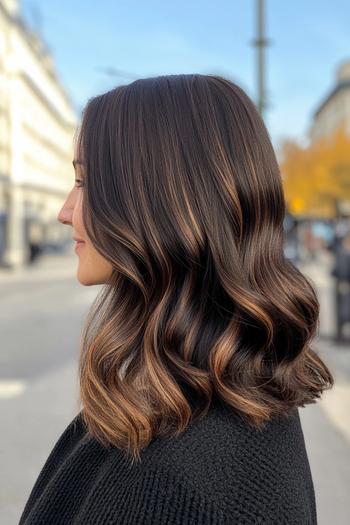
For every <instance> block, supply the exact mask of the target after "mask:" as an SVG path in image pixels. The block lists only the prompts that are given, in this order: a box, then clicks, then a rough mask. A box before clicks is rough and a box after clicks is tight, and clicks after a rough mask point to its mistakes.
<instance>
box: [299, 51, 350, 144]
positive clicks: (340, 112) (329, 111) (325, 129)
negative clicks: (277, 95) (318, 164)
mask: <svg viewBox="0 0 350 525" xmlns="http://www.w3.org/2000/svg"><path fill="white" fill-rule="evenodd" d="M342 124H344V126H345V131H346V133H347V134H348V135H349V136H350V60H347V61H345V62H343V63H342V64H340V66H338V68H337V71H336V82H335V85H334V87H333V88H332V89H331V91H330V93H329V94H328V95H327V96H326V98H325V99H324V100H323V101H322V102H321V104H320V105H319V106H318V108H317V109H316V111H315V112H314V114H313V122H312V125H311V128H310V131H309V137H310V140H311V142H315V141H316V140H318V139H319V138H321V137H325V136H329V135H331V134H332V133H333V132H334V131H335V130H336V129H337V128H338V127H339V126H340V125H342Z"/></svg>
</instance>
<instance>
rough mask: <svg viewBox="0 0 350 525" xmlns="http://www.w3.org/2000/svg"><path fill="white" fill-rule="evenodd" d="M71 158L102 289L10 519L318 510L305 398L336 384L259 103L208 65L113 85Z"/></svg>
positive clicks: (303, 518) (79, 214)
mask: <svg viewBox="0 0 350 525" xmlns="http://www.w3.org/2000/svg"><path fill="white" fill-rule="evenodd" d="M73 164H74V167H75V174H76V180H75V184H74V186H73V188H72V190H71V191H70V193H69V195H68V196H67V199H66V201H65V202H64V203H63V206H62V208H61V210H60V211H59V213H58V220H59V221H60V222H61V223H63V224H64V225H67V226H69V227H71V228H72V237H74V238H75V240H76V241H78V242H77V245H76V252H77V259H78V268H77V279H78V280H79V282H80V283H81V284H82V285H85V286H90V285H94V284H102V285H103V287H102V289H101V292H99V294H98V295H97V297H96V299H95V301H94V303H93V304H92V306H91V309H90V311H89V313H88V315H87V318H86V322H85V325H84V328H83V333H82V337H81V346H80V354H79V385H80V389H79V410H80V411H79V413H78V414H77V416H76V417H75V418H74V419H73V421H72V422H71V423H70V424H69V425H68V427H67V428H66V429H65V430H64V432H63V434H62V435H61V437H60V438H59V440H58V441H57V443H56V445H55V447H54V448H53V450H52V451H51V453H50V455H49V457H48V459H47V460H46V463H45V465H44V466H43V468H42V470H41V472H40V474H39V477H38V479H37V481H36V483H35V485H34V487H33V489H32V491H31V493H30V496H29V498H28V501H27V503H26V506H25V508H24V510H23V514H22V516H21V520H20V525H31V524H48V525H55V524H60V525H64V524H72V523H74V524H84V525H86V524H91V525H98V524H126V525H131V524H133V525H139V524H164V525H165V524H167V525H168V524H255V523H263V524H268V525H272V524H276V525H277V524H278V525H283V524H289V523H290V524H292V523H293V524H300V525H308V524H312V525H314V524H316V523H317V512H316V502H315V493H314V486H313V479H312V475H311V470H310V466H309V461H308V456H307V452H306V448H305V443H304V437H303V431H302V428H301V423H300V419H299V411H298V408H299V407H303V406H305V405H307V404H310V403H315V402H316V400H317V399H318V398H319V397H320V395H321V394H322V392H323V391H324V390H326V389H329V388H331V387H332V386H333V382H334V380H333V377H332V374H331V372H330V371H329V369H328V368H327V366H326V364H325V363H324V362H323V361H322V360H321V358H320V357H319V356H318V355H317V353H316V352H315V351H314V350H313V349H312V342H313V339H314V338H315V336H316V334H317V329H318V323H319V302H318V299H317V295H316V292H315V290H314V289H313V286H312V284H311V282H310V281H309V280H308V279H307V278H306V277H305V276H304V275H303V274H302V273H301V272H300V271H299V270H298V269H297V268H296V267H295V266H294V265H293V264H292V263H291V262H290V261H289V260H288V259H287V258H286V257H285V255H284V232H283V220H284V215H285V207H286V205H285V199H284V193H283V187H282V179H281V175H280V171H279V167H278V164H277V160H276V157H275V153H274V150H273V147H272V144H271V141H270V137H269V134H268V131H267V129H266V127H265V125H264V122H263V120H262V118H261V116H260V115H259V113H258V111H257V109H256V107H255V105H254V103H253V102H252V100H251V99H250V98H249V97H248V95H247V94H246V93H245V92H244V91H243V90H242V88H240V87H239V86H238V85H236V84H235V83H233V82H231V81H230V80H228V79H225V78H223V77H221V76H217V75H201V74H179V75H168V76H159V77H152V78H145V79H138V80H136V81H134V82H132V83H131V84H128V85H123V86H118V87H116V88H114V89H112V90H110V91H108V92H106V93H104V94H101V95H99V96H95V97H93V98H91V99H90V100H89V101H88V103H87V105H86V107H85V109H84V111H83V114H82V119H81V124H80V126H79V129H78V134H77V140H76V141H75V151H74V159H73ZM79 241H81V242H79Z"/></svg>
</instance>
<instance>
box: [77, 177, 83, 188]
mask: <svg viewBox="0 0 350 525" xmlns="http://www.w3.org/2000/svg"><path fill="white" fill-rule="evenodd" d="M75 183H76V188H81V187H82V186H84V183H83V181H82V180H80V179H75Z"/></svg>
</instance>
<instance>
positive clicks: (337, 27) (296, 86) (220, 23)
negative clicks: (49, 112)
mask: <svg viewBox="0 0 350 525" xmlns="http://www.w3.org/2000/svg"><path fill="white" fill-rule="evenodd" d="M255 3H256V2H255V0H231V1H226V0H225V1H224V0H216V1H215V2H212V1H209V0H202V1H201V2H199V1H198V0H193V1H189V0H187V1H186V0H177V1H176V2H171V1H170V0H169V1H166V0H163V1H160V0H147V1H146V0H143V1H142V0H138V1H137V0H128V1H119V0H115V1H112V0H100V1H98V2H97V1H96V0H85V1H83V0H69V1H68V0H50V1H49V2H48V1H47V0H22V1H21V5H22V11H23V13H24V15H25V18H26V20H27V22H28V23H29V24H30V25H31V26H33V25H34V24H36V26H39V27H40V28H41V29H40V31H41V34H42V36H43V38H44V40H45V42H46V44H47V45H48V47H49V49H50V50H51V52H52V55H53V57H54V60H55V64H56V71H57V73H58V77H59V78H60V80H61V82H62V83H63V85H64V87H65V89H66V91H67V93H68V95H69V96H70V98H71V99H72V101H73V103H74V105H75V107H76V108H77V111H78V116H79V112H80V111H81V108H82V107H83V106H84V104H85V103H86V101H87V99H88V98H89V97H91V96H94V95H97V94H99V93H102V92H104V91H106V90H108V89H111V88H112V87H114V86H116V85H118V84H123V83H128V82H130V81H131V80H132V79H133V78H132V75H135V77H146V76H154V75H160V74H176V73H218V74H221V75H223V76H227V77H229V78H231V79H232V80H234V81H235V82H237V83H238V84H239V85H240V86H241V87H242V88H243V89H244V90H245V91H246V92H247V93H248V95H249V96H250V97H251V98H252V99H253V100H254V101H256V97H257V89H256V50H255V48H254V47H252V45H251V41H252V39H253V38H255V25H256V22H255ZM265 4H266V9H265V19H266V36H267V37H268V38H269V39H270V40H271V45H270V46H268V47H267V49H266V89H267V99H268V103H269V107H268V109H267V111H266V114H265V122H266V125H267V127H268V129H269V132H270V135H271V138H272V141H273V143H274V146H275V147H276V148H278V145H279V142H280V140H281V139H283V138H284V137H289V138H293V139H296V140H298V141H300V142H303V141H304V140H305V137H306V133H307V130H308V128H309V126H310V123H311V119H312V115H313V113H314V111H315V109H316V108H317V106H318V104H319V103H320V102H321V101H322V100H323V99H324V98H325V97H326V95H327V94H328V93H329V91H330V90H331V89H332V87H333V86H334V83H335V73H336V68H337V66H338V65H339V64H340V63H341V62H343V61H344V60H346V59H350V29H349V23H350V1H349V0H333V1H332V2H331V1H330V0H294V1H293V2H289V1H287V0H284V1H281V0H266V2H265ZM35 12H36V13H39V14H40V16H38V14H37V15H35ZM35 20H36V22H35ZM108 67H112V68H115V69H118V70H120V71H122V72H124V73H125V74H126V75H130V76H125V77H122V76H120V77H116V76H110V75H107V74H106V72H105V71H104V69H105V68H108Z"/></svg>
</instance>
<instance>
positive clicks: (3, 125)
mask: <svg viewBox="0 0 350 525" xmlns="http://www.w3.org/2000/svg"><path fill="white" fill-rule="evenodd" d="M76 128H77V114H76V110H75V109H74V106H73V104H72V102H71V101H70V99H69V97H68V95H67V93H66V92H65V90H64V88H63V87H62V85H61V83H60V81H59V79H58V77H57V75H56V73H55V69H54V64H53V61H52V57H51V55H50V53H49V51H48V49H47V48H46V46H45V43H44V42H43V41H42V39H40V38H39V37H38V36H37V35H36V34H34V33H33V32H32V31H30V30H29V28H28V27H27V26H26V24H25V23H24V21H23V18H22V17H21V14H20V12H19V5H18V0H0V263H1V264H3V265H6V266H10V267H18V266H23V265H26V264H27V263H28V262H29V261H30V253H31V243H32V242H33V243H44V244H45V243H54V244H55V243H57V244H60V243H64V242H65V241H67V240H68V239H70V238H71V232H70V231H69V229H68V228H67V229H66V228H64V227H63V226H62V225H60V224H59V223H58V221H57V214H58V211H59V209H60V207H61V206H62V204H63V201H64V199H65V198H66V196H67V192H68V191H69V190H70V189H71V187H72V185H73V184H74V170H73V167H72V158H73V152H74V146H73V144H74V142H73V141H74V134H75V132H76ZM33 232H34V233H33ZM32 237H35V239H34V240H32Z"/></svg>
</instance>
